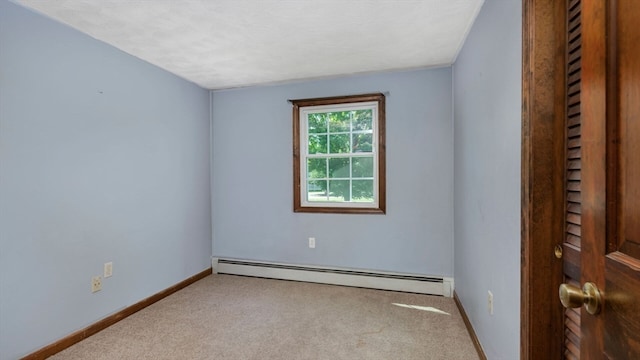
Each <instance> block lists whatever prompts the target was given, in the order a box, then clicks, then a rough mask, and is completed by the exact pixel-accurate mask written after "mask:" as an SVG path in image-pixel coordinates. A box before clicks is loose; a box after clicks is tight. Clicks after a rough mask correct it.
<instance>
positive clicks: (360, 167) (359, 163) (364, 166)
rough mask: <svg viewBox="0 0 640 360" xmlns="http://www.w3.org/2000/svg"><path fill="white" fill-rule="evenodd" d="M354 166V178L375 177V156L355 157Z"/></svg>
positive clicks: (352, 171)
mask: <svg viewBox="0 0 640 360" xmlns="http://www.w3.org/2000/svg"><path fill="white" fill-rule="evenodd" d="M352 166H353V169H352V170H351V173H352V174H353V177H354V178H363V177H373V156H367V157H354V158H353V162H352ZM354 196H355V195H354Z"/></svg>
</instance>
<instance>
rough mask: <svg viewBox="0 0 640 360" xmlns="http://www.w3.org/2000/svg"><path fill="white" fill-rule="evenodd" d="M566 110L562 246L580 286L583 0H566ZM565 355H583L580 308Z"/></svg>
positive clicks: (568, 316)
mask: <svg viewBox="0 0 640 360" xmlns="http://www.w3.org/2000/svg"><path fill="white" fill-rule="evenodd" d="M566 9H567V10H566V14H567V15H566V34H567V37H566V43H565V44H566V46H565V51H566V53H565V58H566V59H567V61H566V81H565V85H566V104H567V106H566V113H565V116H564V118H565V144H566V152H565V160H566V161H565V176H566V178H565V236H564V243H563V244H562V246H563V249H562V250H563V251H562V253H563V264H564V266H563V269H564V282H565V283H566V284H570V285H574V286H577V287H580V286H581V285H580V246H581V238H580V237H581V224H582V219H581V212H582V209H581V202H582V196H581V193H580V179H581V169H582V159H581V157H582V149H581V138H580V133H581V132H580V130H581V127H580V125H581V117H580V85H581V75H582V71H581V55H582V37H581V32H582V26H581V0H567V8H566ZM564 316H565V319H564V326H565V329H564V347H565V348H564V357H565V359H570V360H577V359H579V358H580V338H581V330H580V309H571V308H570V309H566V310H565V313H564Z"/></svg>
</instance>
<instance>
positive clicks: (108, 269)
mask: <svg viewBox="0 0 640 360" xmlns="http://www.w3.org/2000/svg"><path fill="white" fill-rule="evenodd" d="M111 275H113V262H111V261H109V262H108V263H104V277H105V278H108V277H110V276H111Z"/></svg>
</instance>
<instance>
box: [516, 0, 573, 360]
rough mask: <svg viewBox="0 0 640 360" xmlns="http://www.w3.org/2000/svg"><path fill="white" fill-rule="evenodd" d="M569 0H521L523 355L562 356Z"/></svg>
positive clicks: (526, 359) (525, 357)
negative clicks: (558, 250)
mask: <svg viewBox="0 0 640 360" xmlns="http://www.w3.org/2000/svg"><path fill="white" fill-rule="evenodd" d="M565 6H566V5H565V1H557V0H523V3H522V173H521V176H522V179H521V244H522V248H521V297H520V305H521V319H520V320H521V333H520V358H521V359H523V360H534V359H547V358H558V359H560V358H562V354H563V346H564V341H563V338H564V336H563V333H564V311H563V308H562V307H561V305H560V302H559V301H558V295H557V292H558V286H559V285H560V283H561V282H562V280H563V275H562V274H563V269H562V260H561V259H557V258H556V257H555V256H554V248H555V246H556V245H561V244H562V242H563V234H564V222H563V212H564V154H565V150H564V116H563V115H564V111H565V110H564V109H565V108H564V106H565V101H566V100H565V97H566V96H565V89H564V82H565V51H564V41H565V40H564V36H565V35H564V34H565V32H566V26H565Z"/></svg>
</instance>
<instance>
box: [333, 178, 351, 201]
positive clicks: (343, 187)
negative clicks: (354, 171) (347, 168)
mask: <svg viewBox="0 0 640 360" xmlns="http://www.w3.org/2000/svg"><path fill="white" fill-rule="evenodd" d="M329 201H351V197H350V196H349V180H329Z"/></svg>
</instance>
